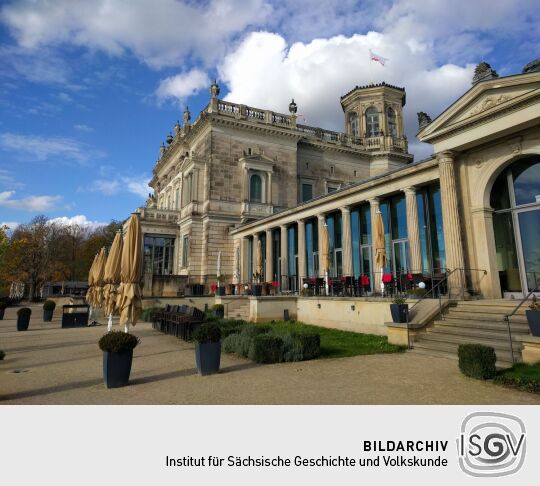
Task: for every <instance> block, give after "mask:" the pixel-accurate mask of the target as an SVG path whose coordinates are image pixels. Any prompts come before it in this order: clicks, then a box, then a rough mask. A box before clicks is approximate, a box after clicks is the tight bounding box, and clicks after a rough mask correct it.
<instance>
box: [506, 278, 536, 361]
mask: <svg viewBox="0 0 540 486" xmlns="http://www.w3.org/2000/svg"><path fill="white" fill-rule="evenodd" d="M538 287H540V283H537V284H536V286H535V287H534V289H532V290H531V291H530V292H529V293H528V294H527V296H526V297H524V298H523V299H521V302H520V303H519V304H518V305H517V306H516V307H514V310H513V311H512V312H510V314H506V315H505V316H504V320H505V321H506V326H507V327H508V341H509V343H510V356H511V358H512V364H515V363H516V361H515V359H514V345H513V344H512V329H511V327H510V318H511V317H512V316H513V315H514V314H515V313H516V312H517V311H518V310H519V308H520V307H521V306H522V305H523V304H524V303H525V302H526V301H527V300H529V297H530V296H531V295H532V294H534V293H535V292H538Z"/></svg>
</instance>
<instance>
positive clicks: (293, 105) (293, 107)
mask: <svg viewBox="0 0 540 486" xmlns="http://www.w3.org/2000/svg"><path fill="white" fill-rule="evenodd" d="M297 111H298V105H297V104H296V103H295V102H294V98H293V99H292V100H291V102H290V103H289V113H290V114H291V115H296V112H297Z"/></svg>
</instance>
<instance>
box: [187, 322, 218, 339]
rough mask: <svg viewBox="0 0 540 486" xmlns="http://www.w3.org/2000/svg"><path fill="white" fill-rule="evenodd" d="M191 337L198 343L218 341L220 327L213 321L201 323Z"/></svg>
mask: <svg viewBox="0 0 540 486" xmlns="http://www.w3.org/2000/svg"><path fill="white" fill-rule="evenodd" d="M193 339H194V340H195V341H197V342H198V343H219V341H220V340H221V329H220V328H219V326H218V325H217V324H214V323H213V322H209V323H206V324H202V325H201V326H199V327H198V328H197V329H196V330H195V331H194V333H193Z"/></svg>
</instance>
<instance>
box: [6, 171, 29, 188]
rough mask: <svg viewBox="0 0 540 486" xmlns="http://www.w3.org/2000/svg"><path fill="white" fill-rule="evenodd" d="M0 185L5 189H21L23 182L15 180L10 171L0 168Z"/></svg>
mask: <svg viewBox="0 0 540 486" xmlns="http://www.w3.org/2000/svg"><path fill="white" fill-rule="evenodd" d="M0 186H1V187H4V188H7V189H21V188H22V187H24V184H23V183H22V182H19V181H17V179H16V178H15V176H14V175H13V173H12V172H11V171H9V170H6V169H0Z"/></svg>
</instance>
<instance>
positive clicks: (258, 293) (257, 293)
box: [253, 285, 262, 297]
mask: <svg viewBox="0 0 540 486" xmlns="http://www.w3.org/2000/svg"><path fill="white" fill-rule="evenodd" d="M253 295H255V296H257V297H259V296H261V295H262V285H254V286H253Z"/></svg>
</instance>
